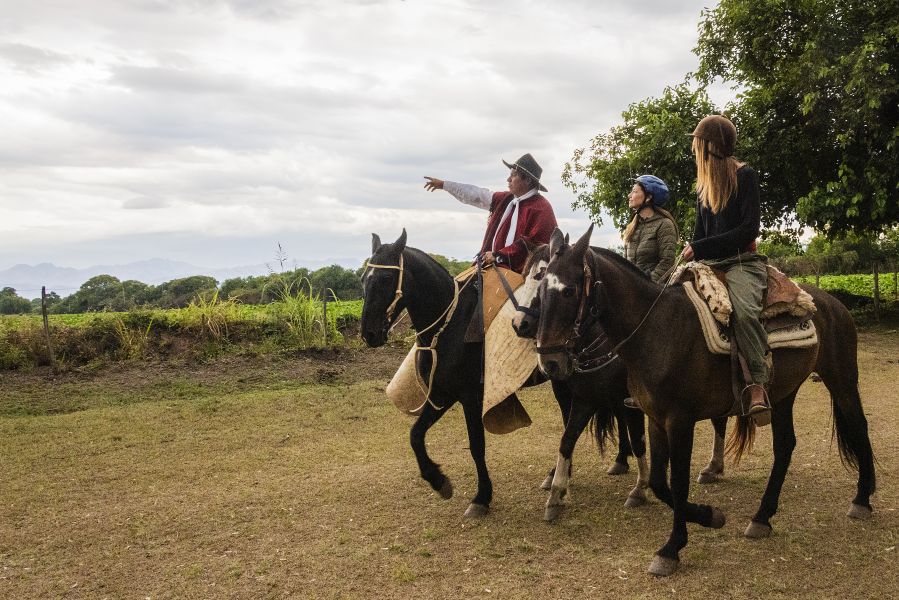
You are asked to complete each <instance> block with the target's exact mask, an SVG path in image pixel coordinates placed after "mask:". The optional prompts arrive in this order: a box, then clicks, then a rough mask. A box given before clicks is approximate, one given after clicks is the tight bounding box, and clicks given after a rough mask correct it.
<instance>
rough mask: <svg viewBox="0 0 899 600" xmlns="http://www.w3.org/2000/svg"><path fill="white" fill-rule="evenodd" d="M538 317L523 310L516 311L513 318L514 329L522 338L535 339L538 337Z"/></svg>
mask: <svg viewBox="0 0 899 600" xmlns="http://www.w3.org/2000/svg"><path fill="white" fill-rule="evenodd" d="M537 323H538V321H537V319H535V318H534V317H532V316H531V315H527V314H525V313H523V312H521V311H518V312H517V313H515V316H514V317H513V318H512V329H514V330H515V333H516V334H517V335H518V337H520V338H525V339H531V340H532V339H534V338H535V337H537Z"/></svg>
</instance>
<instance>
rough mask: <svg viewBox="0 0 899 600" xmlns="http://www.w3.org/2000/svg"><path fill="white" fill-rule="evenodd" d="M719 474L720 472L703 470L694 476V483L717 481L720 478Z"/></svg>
mask: <svg viewBox="0 0 899 600" xmlns="http://www.w3.org/2000/svg"><path fill="white" fill-rule="evenodd" d="M721 475H722V474H721V473H714V472H712V471H703V472H701V473H700V474H699V477H697V478H696V483H718V482H719V481H720V480H721Z"/></svg>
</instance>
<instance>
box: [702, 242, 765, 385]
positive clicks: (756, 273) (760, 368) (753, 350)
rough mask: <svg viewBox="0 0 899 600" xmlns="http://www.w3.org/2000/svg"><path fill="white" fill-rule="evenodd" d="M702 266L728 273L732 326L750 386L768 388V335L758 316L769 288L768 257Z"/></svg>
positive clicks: (745, 255)
mask: <svg viewBox="0 0 899 600" xmlns="http://www.w3.org/2000/svg"><path fill="white" fill-rule="evenodd" d="M702 262H703V263H705V264H707V265H709V266H710V267H713V268H715V269H718V270H721V271H724V272H725V276H726V279H727V292H728V295H729V296H730V303H731V305H732V306H733V312H732V313H731V315H730V324H731V327H732V328H733V330H734V337H735V338H737V346H738V347H739V348H740V352H741V353H742V354H743V358H745V359H746V364H747V365H748V366H749V373H750V374H751V375H752V381H751V382H747V383H758V384H761V385H767V383H768V379H769V378H770V373H769V369H768V363H767V362H766V361H765V355H766V354H767V353H768V334H767V333H766V332H765V328H764V327H762V324H761V323H760V322H759V313H761V312H762V299H763V297H764V295H765V289H766V288H767V287H768V270H767V268H766V264H767V262H768V257H766V256H764V255H761V254H755V253H754V252H744V253H742V254H738V255H737V256H732V257H730V258H722V259H718V260H704V261H702Z"/></svg>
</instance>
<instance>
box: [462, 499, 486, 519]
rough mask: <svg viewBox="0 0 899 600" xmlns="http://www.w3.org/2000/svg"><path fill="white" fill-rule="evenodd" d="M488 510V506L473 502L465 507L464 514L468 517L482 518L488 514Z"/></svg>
mask: <svg viewBox="0 0 899 600" xmlns="http://www.w3.org/2000/svg"><path fill="white" fill-rule="evenodd" d="M487 510H488V507H487V506H485V505H483V504H478V503H476V502H472V503H471V504H469V505H468V508H466V509H465V514H464V515H462V516H463V517H465V518H466V519H480V518H481V517H483V516H485V515H486V514H487Z"/></svg>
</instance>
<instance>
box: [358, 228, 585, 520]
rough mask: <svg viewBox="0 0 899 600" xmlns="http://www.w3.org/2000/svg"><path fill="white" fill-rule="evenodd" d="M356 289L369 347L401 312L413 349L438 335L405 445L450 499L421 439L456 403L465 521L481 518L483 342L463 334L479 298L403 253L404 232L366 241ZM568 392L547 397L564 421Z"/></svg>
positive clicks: (486, 494)
mask: <svg viewBox="0 0 899 600" xmlns="http://www.w3.org/2000/svg"><path fill="white" fill-rule="evenodd" d="M362 287H363V293H364V298H365V300H364V302H363V306H362V322H361V334H362V338H363V339H364V340H365V343H366V344H368V345H369V346H371V347H377V346H381V345H383V344H384V343H385V342H386V340H387V333H388V331H389V329H390V327H391V326H392V324H393V323H394V322H395V320H396V318H397V317H398V316H399V314H400V313H401V312H402V311H403V309H406V310H407V311H408V313H409V317H410V319H411V320H412V325H413V327H414V328H415V331H417V332H418V335H417V339H416V341H417V345H418V346H419V347H421V348H426V347H429V346H431V345H432V343H433V339H434V336H435V335H436V334H437V333H438V332H439V338H438V341H437V343H436V355H437V357H438V358H437V368H436V369H435V370H434V373H433V376H432V373H431V370H432V366H433V362H432V355H431V353H430V352H420V353H419V357H418V358H419V360H418V372H419V374H420V375H421V377H422V380H423V381H425V382H430V384H429V387H430V395H429V401H428V402H426V403H425V404H424V406H423V408H422V412H421V414H420V415H419V417H418V419H417V420H416V422H415V424H414V425H413V426H412V430H411V432H410V435H409V437H410V444H411V446H412V450H413V451H414V452H415V458H416V460H417V462H418V467H419V470H420V472H421V476H422V478H423V479H424V480H425V481H427V482H428V483H429V484H430V485H431V487H432V488H433V489H434V490H435V491H437V492H438V493H439V494H440V496H441V497H443V498H444V499H449V498H450V497H451V496H452V494H453V486H452V484H451V483H450V480H449V478H447V477H446V476H445V475H444V474H443V473H442V472H441V470H440V467H439V465H437V464H436V463H434V461H433V460H431V458H430V457H429V456H428V453H427V451H426V449H425V434H426V433H427V431H428V429H430V428H431V426H432V425H434V423H436V422H437V421H438V420H439V419H440V418H441V417H442V416H443V415H444V414H445V413H446V411H447V410H448V409H449V408H450V407H451V406H452V405H453V404H454V403H456V402H459V403H460V404H461V405H462V409H463V411H464V413H465V423H466V427H467V429H468V441H469V448H470V450H471V456H472V458H473V459H474V463H475V468H476V469H477V474H478V489H477V493H476V494H475V496H474V498H473V499H472V501H471V503H470V504H469V506H468V508H467V509H466V511H465V516H467V517H480V516H483V515H485V514H486V513H487V510H488V508H489V506H490V502H491V500H492V498H493V484H492V482H491V480H490V475H489V474H488V471H487V464H486V462H485V460H484V451H485V441H484V425H483V421H482V416H481V414H482V409H483V385H482V383H481V364H482V363H481V360H482V356H483V343H481V342H465V333H466V330H467V329H468V326H469V323H470V321H471V318H472V316H473V315H474V314H475V311H476V310H477V308H478V297H477V291H476V290H475V288H474V287H473V286H471V285H468V286H459V284H457V282H455V280H454V279H453V277H452V276H450V274H449V273H448V272H447V271H446V269H444V268H443V267H442V266H441V265H440V264H439V263H437V261H435V260H434V259H432V258H431V257H430V256H428V255H427V254H425V253H424V252H422V251H421V250H418V249H416V248H410V247H407V246H406V231H405V230H403V233H402V234H401V235H400V237H399V238H398V239H397V241H396V242H395V243H393V244H381V240H380V238H379V237H378V236H377V235H375V234H372V256H371V258H370V259H369V263H368V267H367V268H366V269H365V271H364V273H363V276H362ZM460 287H461V289H460ZM447 316H449V320H448V322H447ZM542 381H545V379H543V380H542ZM568 388H569V386H568V385H567V384H565V383H563V382H553V392H554V394H555V396H556V400H557V402H558V403H559V406H560V408H561V409H562V413H563V415H564V416H565V418H566V420H567V415H568V414H569V413H570V412H571V406H572V398H571V393H570V391H569V389H568ZM599 429H600V428H597V431H598V430H599Z"/></svg>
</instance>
